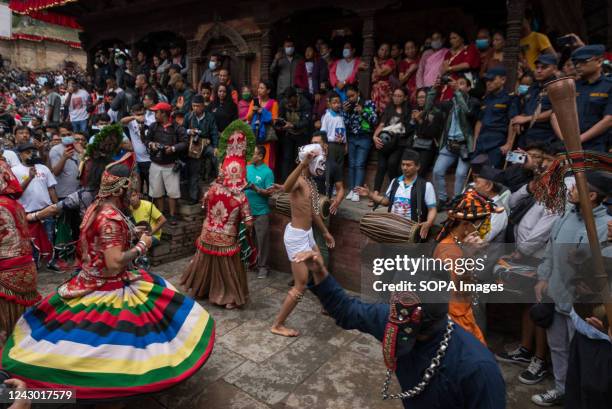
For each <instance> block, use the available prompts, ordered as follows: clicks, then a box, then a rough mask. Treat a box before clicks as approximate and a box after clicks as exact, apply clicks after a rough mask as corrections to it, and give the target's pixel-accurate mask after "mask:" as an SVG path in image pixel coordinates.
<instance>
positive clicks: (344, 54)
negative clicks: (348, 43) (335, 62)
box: [342, 48, 353, 58]
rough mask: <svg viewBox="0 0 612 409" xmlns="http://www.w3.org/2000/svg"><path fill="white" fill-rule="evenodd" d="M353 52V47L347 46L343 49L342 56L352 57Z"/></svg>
mask: <svg viewBox="0 0 612 409" xmlns="http://www.w3.org/2000/svg"><path fill="white" fill-rule="evenodd" d="M352 54H353V53H352V52H351V49H350V48H345V49H343V50H342V56H343V57H344V58H351V55H352Z"/></svg>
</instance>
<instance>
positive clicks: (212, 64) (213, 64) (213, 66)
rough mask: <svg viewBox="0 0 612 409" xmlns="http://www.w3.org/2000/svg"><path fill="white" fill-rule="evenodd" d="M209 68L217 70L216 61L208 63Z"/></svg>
mask: <svg viewBox="0 0 612 409" xmlns="http://www.w3.org/2000/svg"><path fill="white" fill-rule="evenodd" d="M208 68H210V69H211V70H213V71H214V70H215V68H217V62H216V61H209V62H208Z"/></svg>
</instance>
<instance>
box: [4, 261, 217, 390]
mask: <svg viewBox="0 0 612 409" xmlns="http://www.w3.org/2000/svg"><path fill="white" fill-rule="evenodd" d="M139 274H140V278H138V279H136V280H135V281H131V282H127V281H126V282H125V283H123V284H122V285H121V286H120V288H114V289H106V288H104V287H102V288H100V289H98V290H97V291H94V292H91V293H89V294H87V295H84V296H81V297H79V298H73V299H68V298H62V297H60V296H59V295H58V294H57V293H54V294H51V295H50V296H48V297H46V298H45V299H43V300H42V301H41V302H40V303H39V304H38V305H36V306H34V307H32V308H31V309H29V310H28V311H26V313H25V314H24V315H23V316H22V317H21V318H20V319H19V321H18V323H17V325H16V327H15V331H14V332H13V334H12V335H11V337H10V338H9V340H8V341H7V343H6V345H5V347H4V350H3V351H2V364H1V367H2V369H4V370H6V371H8V372H9V373H11V374H12V375H13V376H15V377H16V378H20V379H22V380H24V381H25V382H26V383H27V384H28V386H29V387H31V388H74V389H75V390H76V397H77V399H79V400H106V399H114V398H121V397H128V396H134V395H140V394H146V393H152V392H158V391H161V390H163V389H166V388H169V387H171V386H173V385H176V384H177V383H179V382H181V381H183V380H185V379H187V378H189V377H190V376H191V375H193V374H194V373H195V372H196V371H197V370H198V369H199V368H200V367H202V365H203V364H204V363H205V362H206V360H207V359H208V357H209V356H210V353H211V352H212V349H213V344H214V338H215V326H214V321H213V319H212V318H211V317H210V315H209V314H208V312H207V311H206V310H204V309H203V308H202V307H201V306H200V305H199V304H197V303H196V302H195V301H194V300H193V299H191V298H189V297H187V296H185V295H183V294H181V293H179V292H177V291H176V290H175V289H174V287H172V285H171V284H169V283H168V282H167V281H165V280H164V279H163V278H160V277H158V276H155V275H152V274H149V273H146V272H144V271H140V272H139Z"/></svg>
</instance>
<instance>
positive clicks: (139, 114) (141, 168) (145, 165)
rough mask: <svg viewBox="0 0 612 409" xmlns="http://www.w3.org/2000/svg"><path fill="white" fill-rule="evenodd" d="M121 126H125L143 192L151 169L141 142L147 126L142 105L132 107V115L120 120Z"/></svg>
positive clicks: (147, 153) (146, 152)
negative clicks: (134, 155)
mask: <svg viewBox="0 0 612 409" xmlns="http://www.w3.org/2000/svg"><path fill="white" fill-rule="evenodd" d="M121 125H123V126H127V129H128V132H129V136H130V142H131V143H132V148H133V149H134V153H135V154H136V163H137V164H138V173H140V179H141V182H140V183H141V188H142V189H143V190H144V183H145V182H146V183H147V185H148V184H149V169H150V168H151V158H150V157H149V152H148V150H147V147H146V146H145V145H144V143H143V142H142V135H143V133H144V132H146V129H147V128H148V125H147V124H146V121H145V109H144V106H143V105H142V104H135V105H133V106H132V115H131V116H126V117H124V118H122V119H121Z"/></svg>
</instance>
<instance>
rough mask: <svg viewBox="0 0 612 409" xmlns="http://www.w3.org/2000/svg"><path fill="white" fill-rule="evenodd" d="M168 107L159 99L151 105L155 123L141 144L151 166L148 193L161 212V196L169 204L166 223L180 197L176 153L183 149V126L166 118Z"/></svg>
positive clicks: (177, 157)
mask: <svg viewBox="0 0 612 409" xmlns="http://www.w3.org/2000/svg"><path fill="white" fill-rule="evenodd" d="M171 110H172V107H171V106H170V104H168V103H166V102H160V103H158V104H157V105H155V106H153V107H151V111H154V112H155V123H154V124H152V125H151V126H150V127H149V131H148V132H147V133H146V134H145V137H144V140H143V142H144V144H145V146H146V147H147V148H148V149H149V155H150V157H151V169H150V170H149V196H151V197H152V198H153V199H155V205H156V206H157V208H158V209H159V210H160V211H161V212H162V213H163V212H164V195H167V196H168V204H169V205H170V217H169V220H170V224H171V225H173V226H174V225H176V201H177V199H179V198H180V197H181V189H180V176H179V171H180V167H179V166H177V161H178V160H179V154H180V153H181V152H184V151H185V150H187V140H186V136H185V129H184V128H183V127H182V126H177V125H176V124H174V123H173V122H172V120H171V118H170V111H171Z"/></svg>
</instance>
